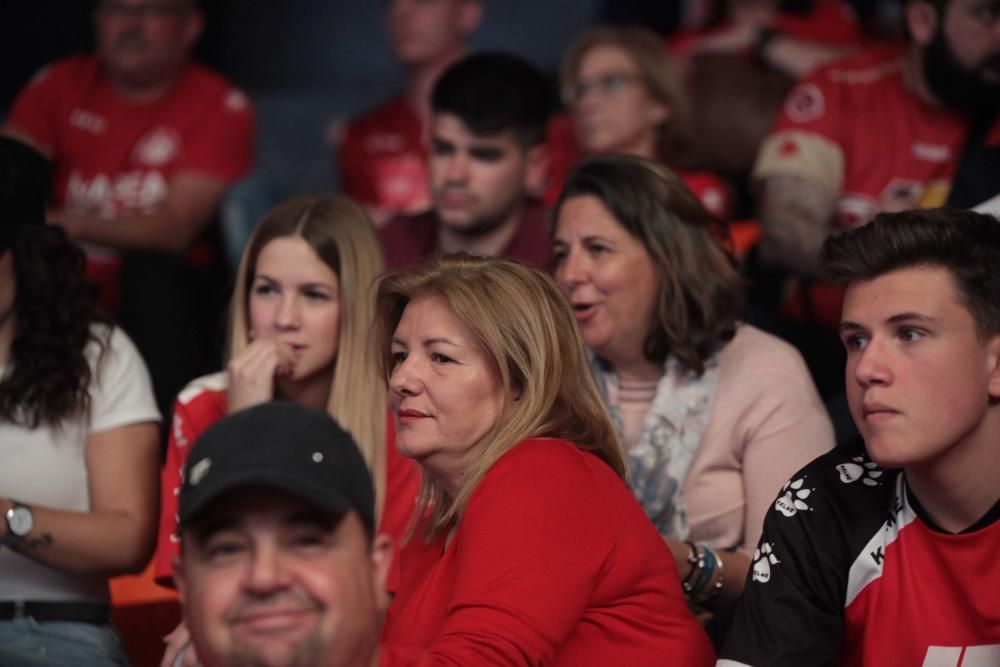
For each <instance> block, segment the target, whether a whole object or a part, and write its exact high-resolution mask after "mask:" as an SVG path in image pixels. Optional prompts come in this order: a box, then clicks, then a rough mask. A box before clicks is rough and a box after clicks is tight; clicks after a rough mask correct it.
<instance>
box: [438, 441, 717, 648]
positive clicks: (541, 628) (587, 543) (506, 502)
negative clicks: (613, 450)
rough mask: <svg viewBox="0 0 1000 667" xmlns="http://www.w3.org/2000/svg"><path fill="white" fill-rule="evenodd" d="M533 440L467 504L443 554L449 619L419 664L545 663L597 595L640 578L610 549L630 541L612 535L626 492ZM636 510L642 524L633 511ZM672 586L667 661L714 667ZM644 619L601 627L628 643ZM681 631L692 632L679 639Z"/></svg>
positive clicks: (633, 585) (642, 586)
mask: <svg viewBox="0 0 1000 667" xmlns="http://www.w3.org/2000/svg"><path fill="white" fill-rule="evenodd" d="M540 442H541V441H536V442H532V443H530V444H531V445H532V447H531V450H533V451H529V452H519V451H518V450H520V449H522V448H524V447H525V444H522V445H520V446H519V447H518V448H515V450H513V451H512V452H511V453H508V455H507V457H505V458H506V460H504V459H501V460H500V461H499V462H498V463H497V464H495V465H494V467H493V469H492V470H491V471H490V473H489V474H488V475H487V477H486V478H484V480H483V481H482V482H481V483H480V485H479V487H478V488H477V489H476V491H475V493H474V494H473V497H472V498H471V499H470V502H469V505H468V508H467V511H466V513H465V515H464V516H463V518H462V524H461V526H460V527H459V529H458V531H457V532H456V534H455V537H454V541H453V543H452V544H451V545H450V546H449V547H448V548H449V549H450V550H453V552H452V553H453V555H454V559H455V561H454V572H455V576H454V584H453V585H452V586H450V590H449V593H448V604H447V615H446V617H445V618H444V619H443V621H442V622H441V625H440V629H439V631H438V632H437V634H436V636H435V638H434V640H433V642H432V643H431V644H430V645H429V646H428V647H427V649H428V650H427V655H426V657H425V658H424V659H423V661H422V662H420V663H419V664H420V665H422V666H425V667H428V666H430V665H434V666H435V667H444V666H445V665H448V666H452V665H454V666H457V665H510V666H514V665H546V664H551V663H552V662H553V661H554V660H555V659H556V657H557V656H559V655H560V654H561V652H563V650H564V644H565V642H566V640H567V639H568V638H569V637H570V636H571V635H572V634H573V633H574V631H575V630H576V629H577V626H578V624H581V623H585V622H586V621H584V620H583V618H584V615H585V611H586V610H587V609H588V607H589V606H590V604H591V600H592V599H593V598H595V596H597V595H598V594H597V593H596V591H597V589H598V587H600V586H604V585H606V582H607V581H608V580H609V579H614V578H615V577H617V576H619V575H620V569H621V568H626V569H629V570H630V565H633V564H634V565H636V566H637V567H639V569H643V568H642V565H641V561H634V562H632V561H623V560H622V559H619V558H618V557H617V556H618V555H619V554H620V551H618V550H616V547H617V545H618V544H619V543H620V542H621V541H623V540H627V539H628V538H629V537H631V535H627V536H626V535H622V536H620V535H618V531H619V527H620V526H622V525H626V526H634V525H635V524H633V523H631V522H630V521H629V520H628V517H626V516H625V511H626V509H627V508H626V507H625V506H624V504H623V503H624V501H625V499H627V501H628V502H634V500H633V499H632V497H631V494H630V493H629V492H628V490H627V489H625V488H622V489H620V491H621V494H618V493H609V492H608V481H609V480H608V479H606V478H603V477H600V478H599V476H598V475H597V474H596V473H595V470H594V469H592V468H591V467H589V466H587V464H586V463H584V462H583V461H582V460H581V459H582V456H590V455H589V454H584V455H581V454H580V453H576V452H574V453H573V454H572V455H567V454H566V453H565V452H564V451H558V450H557V448H556V447H552V446H551V443H549V444H539V443H540ZM511 454H514V456H513V457H512V456H511ZM520 454H523V455H520ZM600 465H603V464H600ZM554 470H558V471H559V474H553V471H554ZM615 483H616V484H617V480H615ZM616 488H617V487H616ZM635 509H636V512H638V513H639V514H641V510H640V509H639V507H638V505H635ZM639 514H637V515H636V516H637V517H638V516H639ZM526 517H530V520H525V518H526ZM642 518H643V519H645V517H642ZM642 525H644V526H645V524H642ZM650 528H651V527H650ZM650 537H651V539H653V542H651V544H653V545H656V544H660V545H661V546H662V542H660V541H659V538H658V536H656V535H655V531H652V530H650ZM642 541H643V539H642V536H639V542H640V543H641V542H642ZM663 550H664V551H666V548H665V547H663ZM659 555H660V554H657V553H655V552H654V553H652V554H648V557H650V558H657V557H658V556H659ZM633 574H634V573H633V572H632V571H631V570H630V572H629V575H628V578H629V583H628V584H627V585H628V586H629V587H630V588H629V590H631V591H634V592H636V593H640V591H641V593H640V594H642V595H645V594H647V593H649V591H650V589H654V590H656V589H657V586H658V582H656V581H653V580H648V579H642V578H641V575H638V574H636V575H634V576H635V578H634V580H633V579H632V578H631V577H632V576H633ZM676 588H677V596H676V597H677V599H676V600H675V601H673V602H675V603H676V604H677V612H678V623H677V629H678V632H677V635H676V643H675V644H674V645H665V646H664V648H666V649H668V650H670V652H669V653H665V654H664V655H670V656H671V659H672V660H673V659H676V664H684V665H690V666H692V667H694V666H696V665H697V666H701V665H706V664H710V663H709V662H708V660H709V659H710V658H709V656H710V655H711V649H710V647H709V646H708V642H707V640H705V639H704V636H703V635H699V637H698V638H696V637H695V633H700V629H698V628H697V625H696V623H695V622H694V619H693V618H690V615H689V614H688V612H687V610H686V608H685V607H684V603H683V599H682V598H681V595H680V587H679V585H677V586H676ZM623 604H625V603H624V602H623ZM632 613H635V614H637V616H634V617H633V616H631V614H632ZM642 613H643V611H642V605H641V604H636V605H635V608H634V609H632V610H631V611H630V612H629V614H630V619H629V620H628V621H626V622H624V623H621V621H618V622H619V623H621V626H620V627H614V628H613V627H612V626H611V625H610V622H609V625H608V626H607V629H608V630H609V631H611V632H616V633H618V632H621V633H627V632H629V631H630V630H629V629H630V628H633V623H632V621H633V620H634V622H635V625H636V626H640V625H642V624H643V622H644V620H643V619H642V618H641V615H642ZM600 622H604V621H603V620H602V621H600ZM625 626H628V628H626V627H625ZM682 626H683V628H682ZM689 626H690V627H689ZM688 629H690V630H692V631H693V632H691V633H688V634H685V633H684V630H688ZM670 631H671V630H669V629H668V630H667V632H670ZM699 638H700V640H701V641H700V642H699V641H698V639H699ZM669 643H670V642H669V640H667V641H665V644H669ZM561 657H562V659H565V658H566V656H565V655H563V656H561ZM589 658H590V660H588V664H615V660H616V658H615V656H614V655H607V656H599V655H594V656H589Z"/></svg>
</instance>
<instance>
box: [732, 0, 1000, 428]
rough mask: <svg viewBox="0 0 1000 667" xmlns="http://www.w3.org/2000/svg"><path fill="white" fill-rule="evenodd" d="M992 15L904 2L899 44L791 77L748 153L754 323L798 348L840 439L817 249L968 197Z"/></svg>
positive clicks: (992, 63) (828, 314)
mask: <svg viewBox="0 0 1000 667" xmlns="http://www.w3.org/2000/svg"><path fill="white" fill-rule="evenodd" d="M998 15H1000V2H998V1H997V0H906V2H905V4H904V6H903V18H904V20H905V27H906V29H907V33H908V41H907V43H906V44H905V45H902V46H897V45H893V46H885V45H880V46H876V47H872V48H870V49H867V50H865V51H862V52H859V53H858V54H856V55H854V56H851V57H848V58H847V59H845V60H841V61H838V62H835V63H832V64H830V65H826V66H823V67H821V68H819V69H817V70H816V71H815V72H814V73H813V74H811V75H810V76H808V77H807V78H805V79H803V80H802V81H801V82H800V83H799V84H798V85H797V86H796V87H795V88H794V89H793V90H792V91H791V92H790V93H789V95H788V97H787V98H786V100H785V102H784V105H783V107H782V110H781V113H780V115H779V118H778V120H777V122H776V123H775V126H774V128H773V129H772V130H771V133H770V135H769V136H768V138H767V139H766V140H765V141H764V143H763V144H762V146H761V148H760V151H759V153H758V156H757V161H756V165H755V167H754V171H753V179H754V183H755V186H756V189H757V194H758V197H759V199H758V202H759V208H758V218H759V220H760V223H761V228H762V235H761V240H760V243H759V245H758V248H757V251H756V253H755V258H756V260H757V261H756V262H755V263H753V264H752V266H755V267H757V268H759V270H760V274H759V275H757V276H755V280H754V283H755V286H756V289H755V291H754V293H753V294H752V297H751V298H752V300H753V301H754V302H755V303H757V304H759V305H760V306H762V308H760V309H759V310H757V311H755V312H756V313H758V314H761V315H763V317H764V319H763V320H756V321H757V322H758V323H759V324H761V325H762V326H764V327H765V328H768V329H770V330H772V331H774V332H775V333H778V334H779V335H782V336H783V337H785V338H786V339H788V340H789V341H790V342H792V343H793V344H794V345H796V347H798V348H799V351H800V352H801V353H802V355H803V357H804V358H805V360H806V363H807V364H808V365H809V368H810V371H812V373H813V377H814V379H815V381H816V384H817V386H818V387H819V389H820V393H821V394H822V395H823V397H824V398H825V399H827V400H831V399H833V401H834V402H833V403H832V405H834V406H835V420H834V421H835V425H836V426H837V431H838V434H840V435H841V436H844V435H846V434H847V432H850V431H851V430H852V427H851V425H850V420H849V419H848V418H847V416H846V410H844V409H837V406H839V407H840V408H842V407H843V401H842V400H840V398H837V397H842V396H843V387H844V385H843V378H842V375H841V368H842V367H843V366H842V364H843V349H842V347H841V346H840V344H839V341H838V340H837V337H836V335H835V331H836V327H837V322H838V318H839V315H840V306H841V303H842V301H843V290H842V289H841V288H840V287H839V286H836V285H832V284H830V283H827V282H824V281H822V280H818V279H816V272H817V267H818V264H817V257H818V253H819V248H820V246H821V245H822V243H823V241H824V240H825V239H826V238H827V236H829V235H830V234H831V233H833V232H836V231H843V230H846V229H851V228H853V227H857V226H859V225H863V224H865V223H866V222H868V221H869V220H871V219H872V217H873V216H874V215H875V214H877V213H879V212H883V211H899V210H903V209H909V208H916V207H920V208H933V207H938V206H942V205H944V204H945V203H946V202H948V200H949V191H950V190H951V188H952V186H953V185H955V186H958V187H957V189H961V190H966V186H965V182H966V181H967V176H965V175H964V174H961V172H960V170H959V164H960V162H961V163H962V167H963V171H965V172H968V171H970V169H967V168H965V167H966V164H965V163H966V160H965V159H964V158H963V156H962V154H963V147H964V146H965V144H966V143H967V141H969V140H971V141H973V142H975V141H976V140H977V139H976V138H975V137H973V136H972V135H973V134H975V130H976V129H977V128H980V129H981V128H986V130H985V132H981V133H980V134H979V139H978V141H980V142H984V143H985V144H998V143H1000V132H998V131H996V128H994V126H993V120H994V118H995V116H996V110H997V108H998V106H1000V104H998V102H1000V30H998V20H997V19H998ZM960 158H961V159H960ZM971 171H973V172H976V171H977V170H976V169H975V168H973V169H971ZM956 173H959V174H960V175H962V178H963V180H962V181H961V182H956V181H955V178H956ZM994 183H995V184H996V185H997V188H996V190H997V191H1000V183H996V180H995V177H994ZM956 194H957V193H956ZM983 198H984V199H985V198H986V196H984V197H983ZM980 201H981V200H980ZM951 203H952V204H959V203H960V202H959V200H958V199H956V200H954V201H953V202H951ZM973 203H978V202H973Z"/></svg>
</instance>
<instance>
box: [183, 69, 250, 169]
mask: <svg viewBox="0 0 1000 667" xmlns="http://www.w3.org/2000/svg"><path fill="white" fill-rule="evenodd" d="M254 122H255V121H254V111H253V107H252V106H251V104H250V100H249V99H247V97H246V95H244V94H243V93H241V92H240V91H238V90H236V89H235V88H230V89H228V90H226V91H224V92H222V94H221V98H220V99H219V100H218V103H217V104H216V105H215V109H214V110H212V111H211V112H210V113H206V114H205V116H204V118H202V119H200V120H199V122H198V129H197V131H196V132H194V133H193V134H192V136H191V139H190V141H187V142H185V150H184V153H183V154H182V155H181V156H180V157H179V159H178V160H177V166H176V171H178V172H179V171H196V172H203V173H206V174H210V175H211V176H214V177H216V178H218V179H220V180H222V181H224V182H226V183H232V182H234V181H237V180H239V179H240V178H242V177H243V176H245V175H246V174H247V173H248V172H249V171H250V169H251V168H252V167H253V155H254Z"/></svg>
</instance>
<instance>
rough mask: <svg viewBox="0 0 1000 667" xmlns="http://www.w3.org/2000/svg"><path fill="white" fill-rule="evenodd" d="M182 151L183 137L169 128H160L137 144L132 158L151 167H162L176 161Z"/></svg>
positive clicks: (152, 131)
mask: <svg viewBox="0 0 1000 667" xmlns="http://www.w3.org/2000/svg"><path fill="white" fill-rule="evenodd" d="M180 149H181V135H180V134H178V133H177V131H176V130H173V129H171V128H169V127H158V128H156V129H154V130H151V131H150V132H147V133H146V135H145V136H144V137H143V138H142V139H140V140H139V141H138V142H136V144H135V149H133V151H132V157H133V158H134V159H135V160H136V161H137V162H139V163H141V164H145V165H148V166H150V167H160V166H163V165H165V164H166V163H168V162H170V161H171V160H173V159H174V157H175V156H176V155H177V153H178V151H180Z"/></svg>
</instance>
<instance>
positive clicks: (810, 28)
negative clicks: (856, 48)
mask: <svg viewBox="0 0 1000 667" xmlns="http://www.w3.org/2000/svg"><path fill="white" fill-rule="evenodd" d="M772 25H773V27H774V29H775V30H777V31H778V32H781V33H783V34H786V35H789V36H791V37H794V38H796V39H801V40H803V41H807V42H816V43H817V44H828V45H830V46H852V45H855V44H861V43H862V42H863V41H864V32H863V31H862V30H861V24H860V23H859V22H858V19H857V16H855V14H854V10H853V9H852V8H851V6H850V5H849V4H847V3H846V2H843V0H820V1H819V2H817V3H816V8H815V9H813V10H812V11H811V12H809V13H808V14H806V15H801V14H794V13H790V12H779V13H778V14H777V16H776V17H775V19H774V22H773V24H772Z"/></svg>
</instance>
